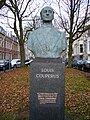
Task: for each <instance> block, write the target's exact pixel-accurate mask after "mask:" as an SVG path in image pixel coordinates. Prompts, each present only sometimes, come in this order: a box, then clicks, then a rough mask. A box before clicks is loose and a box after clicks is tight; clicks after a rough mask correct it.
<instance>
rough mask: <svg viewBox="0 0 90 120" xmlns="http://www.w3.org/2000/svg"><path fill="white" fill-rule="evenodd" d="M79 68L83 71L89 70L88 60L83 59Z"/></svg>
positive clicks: (89, 62)
mask: <svg viewBox="0 0 90 120" xmlns="http://www.w3.org/2000/svg"><path fill="white" fill-rule="evenodd" d="M80 69H81V70H83V71H88V72H90V60H85V61H83V62H82V64H81V66H80Z"/></svg>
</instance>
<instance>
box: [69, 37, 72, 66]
mask: <svg viewBox="0 0 90 120" xmlns="http://www.w3.org/2000/svg"><path fill="white" fill-rule="evenodd" d="M71 39H72V38H70V40H69V50H68V67H71V65H72V53H73V49H72V42H71V41H72V40H71Z"/></svg>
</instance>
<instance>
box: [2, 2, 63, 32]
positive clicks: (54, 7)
mask: <svg viewBox="0 0 90 120" xmlns="http://www.w3.org/2000/svg"><path fill="white" fill-rule="evenodd" d="M25 1H27V0H25ZM44 1H45V2H47V3H45V4H44V2H43V0H34V4H32V6H31V8H32V9H33V8H35V7H36V6H40V9H39V11H38V9H37V11H36V12H38V14H37V15H38V16H40V11H41V9H42V8H43V7H45V6H51V7H52V8H53V9H54V10H55V11H57V12H59V9H58V7H57V6H58V5H57V4H56V3H55V1H56V0H44ZM52 1H54V2H52ZM58 1H59V0H58ZM52 3H53V4H52ZM24 5H25V3H24ZM29 11H30V10H29V9H28V12H29ZM36 12H34V13H33V14H32V16H34V15H35V14H36ZM10 14H11V13H10ZM63 14H64V12H63ZM55 17H56V16H55ZM55 17H54V18H55ZM29 19H31V18H29ZM2 22H3V23H5V24H2ZM9 22H10V24H11V25H13V22H12V21H11V20H9ZM6 23H7V20H6V19H5V18H3V19H1V18H0V26H2V27H3V28H4V29H5V30H6V31H8V32H9V31H12V30H11V29H10V27H9V26H7V24H6ZM25 24H26V21H25V22H24V24H23V25H25ZM12 32H13V31H12Z"/></svg>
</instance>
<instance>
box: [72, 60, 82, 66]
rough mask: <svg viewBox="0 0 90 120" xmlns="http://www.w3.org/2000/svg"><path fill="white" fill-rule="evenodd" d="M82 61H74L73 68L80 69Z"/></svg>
mask: <svg viewBox="0 0 90 120" xmlns="http://www.w3.org/2000/svg"><path fill="white" fill-rule="evenodd" d="M81 62H82V60H73V61H72V67H73V68H78V67H79V65H80V64H81Z"/></svg>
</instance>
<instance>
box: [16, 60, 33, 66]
mask: <svg viewBox="0 0 90 120" xmlns="http://www.w3.org/2000/svg"><path fill="white" fill-rule="evenodd" d="M32 61H33V59H30V60H29V59H27V60H25V65H26V66H29V65H30V64H31V62H32ZM20 66H21V60H17V61H16V67H17V68H18V67H20Z"/></svg>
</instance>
